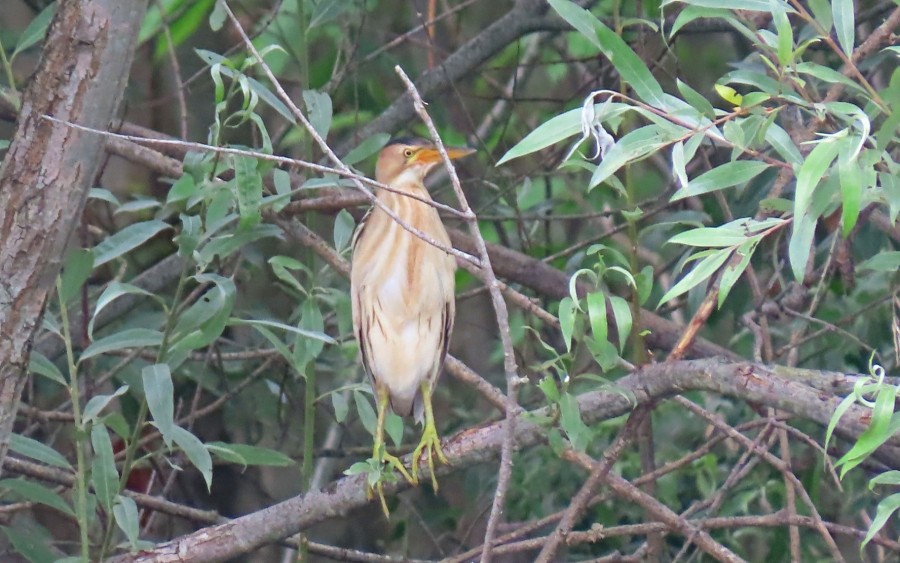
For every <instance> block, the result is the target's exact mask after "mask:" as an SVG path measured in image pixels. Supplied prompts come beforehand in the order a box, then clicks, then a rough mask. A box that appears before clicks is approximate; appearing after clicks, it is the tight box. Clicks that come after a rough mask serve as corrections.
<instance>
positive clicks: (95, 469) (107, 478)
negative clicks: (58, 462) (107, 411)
mask: <svg viewBox="0 0 900 563" xmlns="http://www.w3.org/2000/svg"><path fill="white" fill-rule="evenodd" d="M91 446H92V447H93V448H94V459H93V460H92V462H91V485H93V487H94V492H95V493H96V495H97V500H98V501H99V502H100V504H101V506H103V508H104V509H106V511H107V512H109V511H110V510H112V505H113V501H114V500H115V498H116V495H117V494H119V472H118V470H117V469H116V461H115V454H113V448H112V441H110V439H109V432H108V431H107V430H106V426H104V425H102V424H95V425H94V426H93V428H91Z"/></svg>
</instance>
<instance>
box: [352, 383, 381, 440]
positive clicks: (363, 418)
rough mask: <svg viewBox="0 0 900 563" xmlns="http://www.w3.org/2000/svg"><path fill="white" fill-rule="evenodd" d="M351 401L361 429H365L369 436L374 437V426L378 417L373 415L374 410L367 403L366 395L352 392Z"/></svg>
mask: <svg viewBox="0 0 900 563" xmlns="http://www.w3.org/2000/svg"><path fill="white" fill-rule="evenodd" d="M353 401H354V402H355V403H356V413H357V414H358V415H359V420H360V422H362V425H363V428H365V429H366V430H367V431H368V432H369V434H371V435H373V436H374V435H375V426H376V425H377V424H378V417H377V416H376V414H375V409H373V408H372V404H371V403H369V400H368V399H367V398H366V395H365V394H364V393H362V392H361V391H354V392H353Z"/></svg>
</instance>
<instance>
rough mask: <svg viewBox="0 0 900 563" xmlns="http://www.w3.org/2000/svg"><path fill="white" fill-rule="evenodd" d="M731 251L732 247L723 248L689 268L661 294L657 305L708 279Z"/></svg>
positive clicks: (732, 250)
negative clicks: (688, 270) (685, 273)
mask: <svg viewBox="0 0 900 563" xmlns="http://www.w3.org/2000/svg"><path fill="white" fill-rule="evenodd" d="M732 252H734V249H732V248H723V249H721V250H718V251H716V252H714V253H712V254H710V255H709V256H707V257H706V258H704V259H703V260H701V261H700V263H699V264H697V265H696V266H695V267H694V269H693V270H691V271H690V272H689V273H688V274H687V275H685V276H684V277H683V278H681V279H680V280H679V281H678V283H676V284H675V285H674V286H673V287H672V289H670V290H669V291H667V292H666V294H665V295H663V296H662V299H660V300H659V305H658V306H662V305H665V304H666V303H668V302H669V301H671V300H672V299H674V298H676V297H678V296H679V295H681V294H682V293H687V292H688V291H690V290H691V289H692V288H693V287H694V286H696V285H698V284H700V283H702V282H704V281H707V280H708V279H710V277H712V275H713V274H715V273H716V271H718V269H719V268H721V267H722V264H724V263H725V261H726V260H728V258H729V257H730V256H731V254H732Z"/></svg>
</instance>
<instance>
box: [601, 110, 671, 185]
mask: <svg viewBox="0 0 900 563" xmlns="http://www.w3.org/2000/svg"><path fill="white" fill-rule="evenodd" d="M672 139H673V135H672V134H671V131H669V130H668V129H663V128H662V127H660V126H659V125H657V124H655V123H654V124H650V125H645V126H644V127H641V128H639V129H635V130H634V131H631V132H630V133H628V134H627V135H625V136H623V137H622V138H621V139H619V140H618V141H617V142H616V144H615V145H613V146H612V148H611V149H609V151H608V152H607V153H606V156H605V157H603V160H602V161H601V162H600V165H599V166H597V169H596V170H595V171H594V174H593V176H591V181H590V184H589V185H588V187H589V188H593V187H595V186H597V185H599V184H600V183H602V182H604V181H606V179H607V178H609V177H610V176H612V175H613V174H615V173H616V172H617V171H618V170H619V168H621V167H623V166H625V165H626V164H628V163H629V162H636V161H638V160H641V159H642V158H645V157H647V156H648V155H650V154H651V153H653V152H656V151H657V150H659V149H660V148H662V147H664V146H665V145H666V144H668V143H669V142H671V141H672Z"/></svg>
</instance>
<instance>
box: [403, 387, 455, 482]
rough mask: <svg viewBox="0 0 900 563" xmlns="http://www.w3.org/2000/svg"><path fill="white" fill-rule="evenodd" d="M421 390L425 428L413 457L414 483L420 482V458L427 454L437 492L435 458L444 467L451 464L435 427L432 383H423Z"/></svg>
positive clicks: (432, 480) (429, 468)
mask: <svg viewBox="0 0 900 563" xmlns="http://www.w3.org/2000/svg"><path fill="white" fill-rule="evenodd" d="M419 389H420V391H421V392H422V402H423V403H424V405H425V428H424V429H423V430H422V439H421V440H420V441H419V445H418V446H416V449H415V451H413V455H412V458H413V462H412V463H413V466H412V482H413V483H418V482H419V476H418V473H419V456H421V455H422V453H423V452H425V454H426V455H427V456H428V470H429V471H430V472H431V485H432V487H434V490H435V492H437V490H438V483H437V477H435V474H434V456H435V455H437V458H438V459H439V460H440V461H441V463H443V464H444V465H447V464H448V463H449V462H448V461H447V457H446V456H445V455H444V450H442V449H441V439H440V438H439V437H438V433H437V427H435V425H434V412H433V411H432V409H431V382H429V381H423V382H422V384H421V386H420V387H419Z"/></svg>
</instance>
